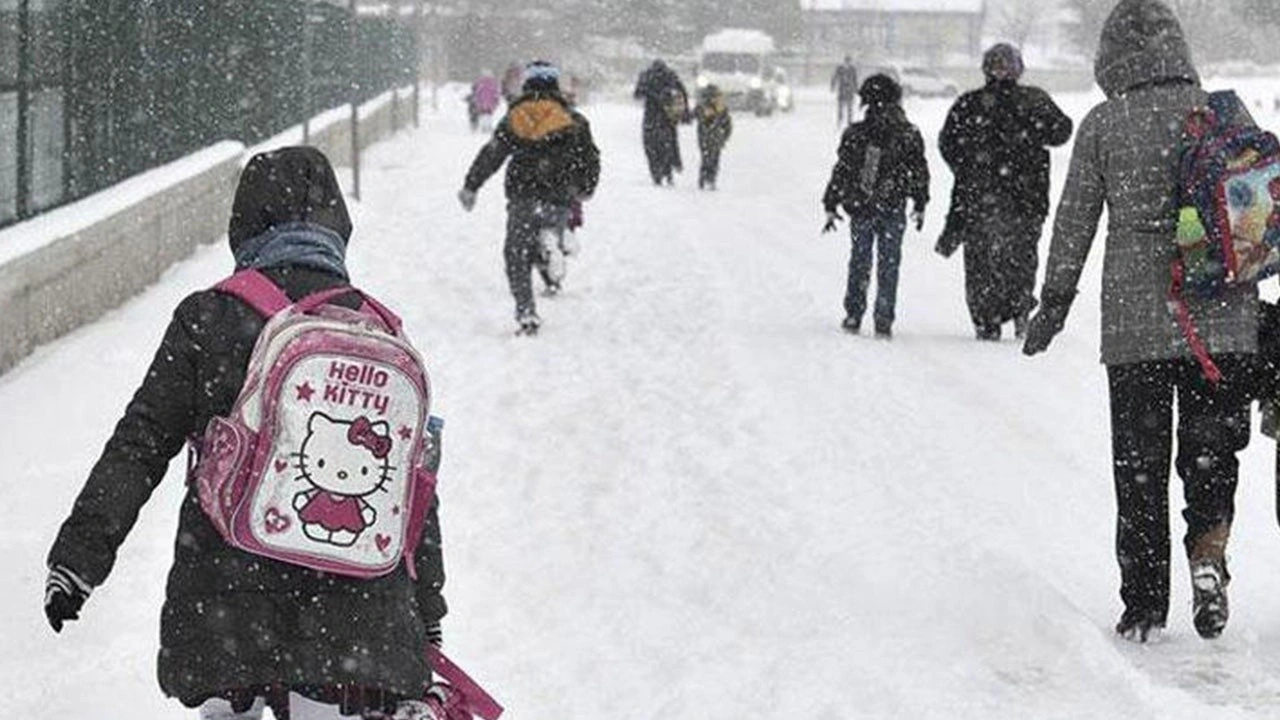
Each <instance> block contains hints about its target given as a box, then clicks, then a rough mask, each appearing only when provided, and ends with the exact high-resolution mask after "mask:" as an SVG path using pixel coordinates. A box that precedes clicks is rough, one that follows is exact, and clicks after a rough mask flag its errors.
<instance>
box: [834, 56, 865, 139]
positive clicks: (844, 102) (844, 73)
mask: <svg viewBox="0 0 1280 720" xmlns="http://www.w3.org/2000/svg"><path fill="white" fill-rule="evenodd" d="M831 92H834V93H835V94H836V125H837V126H838V127H844V126H845V125H848V124H849V123H852V122H853V101H854V100H856V99H857V97H858V68H856V67H854V64H853V57H852V56H849V55H845V56H844V62H843V63H842V64H840V65H837V66H836V70H835V72H833V73H832V74H831Z"/></svg>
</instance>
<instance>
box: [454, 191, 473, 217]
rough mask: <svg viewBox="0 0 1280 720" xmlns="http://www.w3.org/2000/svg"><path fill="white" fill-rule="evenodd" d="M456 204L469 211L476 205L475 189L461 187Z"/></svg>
mask: <svg viewBox="0 0 1280 720" xmlns="http://www.w3.org/2000/svg"><path fill="white" fill-rule="evenodd" d="M458 204H459V205H461V206H462V209H463V210H466V211H467V212H471V209H472V208H474V207H475V206H476V191H475V190H470V189H468V188H462V189H461V190H459V191H458Z"/></svg>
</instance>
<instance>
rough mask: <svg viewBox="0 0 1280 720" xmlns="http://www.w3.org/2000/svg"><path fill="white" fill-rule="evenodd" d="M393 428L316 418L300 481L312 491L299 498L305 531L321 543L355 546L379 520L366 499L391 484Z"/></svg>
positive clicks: (307, 441) (296, 505)
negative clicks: (389, 458)
mask: <svg viewBox="0 0 1280 720" xmlns="http://www.w3.org/2000/svg"><path fill="white" fill-rule="evenodd" d="M393 445H394V442H393V441H392V439H391V434H390V426H389V425H388V424H387V423H385V422H377V423H373V422H370V421H369V418H367V417H364V416H361V417H358V418H356V419H355V420H352V421H343V420H337V419H334V418H331V417H329V416H328V415H325V414H324V413H322V412H314V413H312V414H311V418H310V420H308V422H307V436H306V437H305V438H304V439H303V441H302V448H301V449H300V450H299V452H298V456H297V457H298V461H299V463H298V466H297V467H298V469H299V470H300V471H301V475H300V477H301V478H302V479H303V480H305V481H306V482H307V483H308V484H310V486H311V487H309V488H307V489H306V490H302V491H301V492H299V493H298V494H297V495H294V496H293V509H294V510H296V511H297V513H298V519H299V520H301V521H302V531H303V533H304V534H306V536H307V537H309V538H311V539H312V540H315V541H316V542H322V543H329V544H330V545H338V546H341V547H349V546H351V545H354V544H355V542H356V540H357V539H359V537H360V534H361V533H363V532H364V531H365V529H366V528H368V527H369V526H371V525H373V524H374V522H376V521H377V519H378V511H377V510H376V509H374V507H373V505H371V504H369V502H368V501H367V500H365V498H366V497H368V496H370V495H372V494H374V493H376V492H379V491H382V490H384V486H385V485H386V484H387V482H388V481H390V480H391V476H390V471H391V470H392V469H393V468H392V467H391V464H390V461H389V460H388V456H389V455H390V453H391V448H392V447H393Z"/></svg>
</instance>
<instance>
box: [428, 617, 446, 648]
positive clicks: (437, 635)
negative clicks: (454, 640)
mask: <svg viewBox="0 0 1280 720" xmlns="http://www.w3.org/2000/svg"><path fill="white" fill-rule="evenodd" d="M427 642H428V643H430V644H432V645H435V646H436V647H440V646H442V645H444V631H443V630H441V629H440V621H439V620H436V621H435V622H430V623H427Z"/></svg>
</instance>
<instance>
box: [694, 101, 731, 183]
mask: <svg viewBox="0 0 1280 720" xmlns="http://www.w3.org/2000/svg"><path fill="white" fill-rule="evenodd" d="M693 113H694V117H696V118H697V120H698V149H699V150H701V151H702V167H701V168H699V171H698V187H699V188H701V189H703V190H715V189H716V179H717V178H718V177H719V175H720V151H721V150H723V149H724V145H725V143H727V142H728V141H729V136H730V135H732V134H733V118H732V117H730V115H729V107H728V106H727V105H725V102H724V93H722V92H720V88H718V87H716V86H715V85H708V86H706V87H705V88H703V89H702V92H701V93H699V94H698V105H697V107H696V108H694V111H693Z"/></svg>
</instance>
